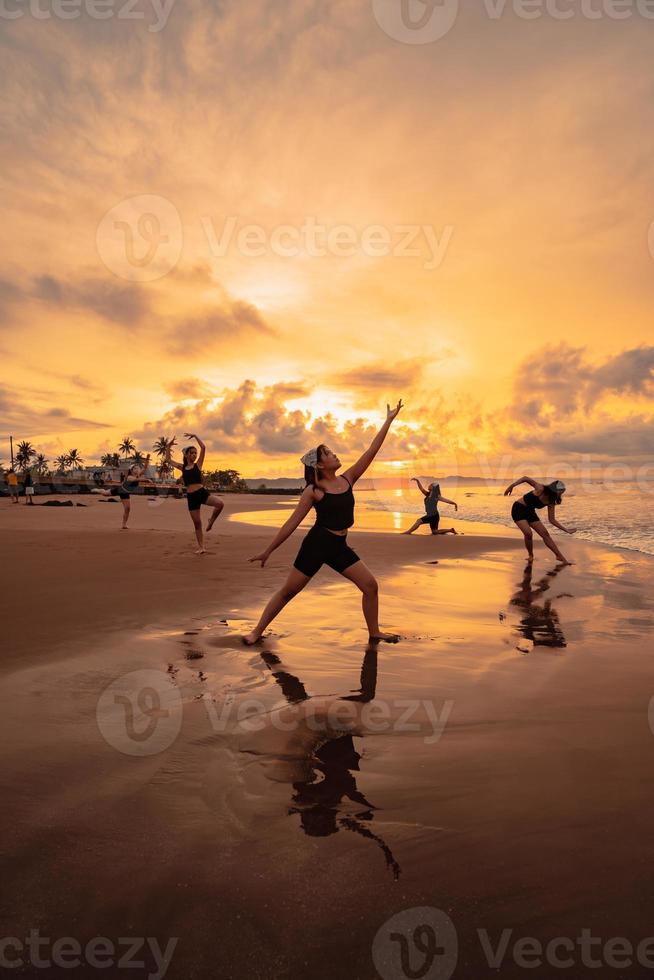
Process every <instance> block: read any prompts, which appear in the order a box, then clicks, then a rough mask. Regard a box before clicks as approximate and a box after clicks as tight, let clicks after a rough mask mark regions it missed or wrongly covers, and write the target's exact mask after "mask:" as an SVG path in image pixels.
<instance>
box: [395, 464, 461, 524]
mask: <svg viewBox="0 0 654 980" xmlns="http://www.w3.org/2000/svg"><path fill="white" fill-rule="evenodd" d="M411 480H412V481H413V483H417V484H418V489H419V490H420V492H421V493H422V495H423V497H424V498H425V516H424V517H419V518H418V520H417V521H416V522H415V524H413V525H412V526H411V527H410V528H409V530H408V531H403V532H402V533H403V534H413V532H414V531H417V530H418V528H419V527H421V526H422V525H423V524H429V526H430V528H431V533H432V534H458V531H456V530H455V529H454V528H453V527H444V528H443V529H442V530H441V528H440V522H441V515H440V513H439V510H438V505H439V504H451V505H452V507H454V510H458V509H459V505H458V504H457V503H455V502H454V500H448V499H447V497H442V496H441V487H440V483H430V484H429V490H425V488H424V487H423V485H422V483H421V482H420V480H419V479H418V478H417V477H416V476H412V477H411Z"/></svg>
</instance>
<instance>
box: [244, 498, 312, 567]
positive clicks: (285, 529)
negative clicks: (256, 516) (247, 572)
mask: <svg viewBox="0 0 654 980" xmlns="http://www.w3.org/2000/svg"><path fill="white" fill-rule="evenodd" d="M313 495H314V489H313V487H305V489H304V490H303V491H302V496H301V497H300V502H299V504H298V505H297V507H296V508H295V510H294V511H293V513H292V514H291V516H290V517H289V519H288V520H287V521H286V523H285V524H282V526H281V527H280V529H279V531H278V532H277V534H276V535H275V537H274V538H273V540H272V541H271V543H270V544H269V545H268V547H267V548H266V550H265V551H262V552H261V554H260V555H254V557H253V558H249V559H248V561H250V562H256V561H260V562H261V567H262V568H263V566H264V565H265V564H266V562H267V561H268V559H269V558H270V556H271V555H272V553H273V551H275V550H276V549H277V548H279V546H280V544H283V543H284V541H286V539H287V538H290V536H291V534H292V533H293V531H295V529H296V528H297V527H299V525H300V524H301V523H302V521H303V520H304V518H305V517H306V516H307V514H308V513H309V511H310V510H311V508H312V507H313V501H314V496H313Z"/></svg>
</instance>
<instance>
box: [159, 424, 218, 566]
mask: <svg viewBox="0 0 654 980" xmlns="http://www.w3.org/2000/svg"><path fill="white" fill-rule="evenodd" d="M184 436H185V438H186V439H195V441H196V442H197V444H198V446H199V447H200V455H199V457H198V451H197V449H196V448H195V446H187V447H186V448H185V449H183V450H182V458H183V462H178V461H177V460H175V459H171V456H170V453H171V450H172V448H173V446H174V445H175V439H173V440H172V441H171V442H170V444H169V446H168V448H167V450H166V457H165V458H166V462H167V463H168V464H169V465H172V466H174V467H176V469H178V470H181V471H182V480H183V482H184V486H185V487H186V502H187V504H188V509H189V514H190V515H191V520H192V521H193V524H194V526H195V536H196V538H197V541H198V550H197V551H196V552H195V553H196V555H206V553H207V552H206V549H205V547H204V535H203V533H202V506H203V504H207V505H208V506H209V507H213V513H212V515H211V517H210V518H209V521H208V523H207V533H208V532H209V531H210V530H211V528H212V527H213V526H214V524H215V523H216V520H217V518H218V516H219V514H220V512H221V511H222V509H223V507H224V506H225V505H224V503H223V502H222V500H221V499H220V497H217V496H216V495H215V494H210V493H209V491H208V490H207V488H206V487H205V485H204V483H203V482H202V464H203V463H204V457H205V454H206V451H207V447H206V446H205V444H204V443H203V442H202V439H200V437H199V436H196V435H193V434H192V433H191V432H185V433H184Z"/></svg>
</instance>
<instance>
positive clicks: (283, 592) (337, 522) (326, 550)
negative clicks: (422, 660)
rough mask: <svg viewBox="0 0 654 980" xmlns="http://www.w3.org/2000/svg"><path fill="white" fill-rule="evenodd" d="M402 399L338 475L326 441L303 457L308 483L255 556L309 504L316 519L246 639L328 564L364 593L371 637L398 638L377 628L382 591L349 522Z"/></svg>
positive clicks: (252, 639) (286, 533)
mask: <svg viewBox="0 0 654 980" xmlns="http://www.w3.org/2000/svg"><path fill="white" fill-rule="evenodd" d="M403 407H404V406H403V405H402V400H401V399H400V401H399V402H398V403H397V406H396V408H391V407H390V405H389V406H387V413H386V421H385V422H384V424H383V426H382V427H381V429H380V430H379V432H378V433H377V435H376V436H375V438H374V439H373V441H372V443H371V445H370V448H369V449H367V450H366V452H365V453H364V454H363V456H362V457H361V458H360V459H359V460H358V461H357V462H356V463H355V464H354V465H353V466H350V467H349V469H347V470H345V472H344V473H343V474H342V475H340V476H338V475H337V472H338V470H339V469H340V467H341V461H340V459H339V458H338V456H337V455H336V454H335V453H333V452H332V451H331V449H329V448H328V447H327V446H323V445H321V446H318V448H317V449H312V450H310V451H309V452H308V453H305V455H304V456H303V457H302V462H303V463H304V478H305V480H306V483H307V486H306V487H305V489H304V491H303V493H302V496H301V497H300V502H299V504H298V505H297V507H296V508H295V511H294V512H293V514H292V515H291V517H289V519H288V520H287V521H286V523H285V524H284V525H283V527H281V528H280V530H279V532H278V533H277V535H276V536H275V538H274V539H273V541H272V542H271V544H270V545H269V546H268V548H266V550H265V551H263V552H262V553H261V554H260V555H256V556H255V557H254V558H250V561H251V562H261V567H262V568H263V566H264V565H265V564H266V562H267V561H268V559H269V558H270V556H271V554H272V553H273V551H275V549H276V548H279V546H280V545H281V544H283V542H284V541H286V539H287V538H289V537H290V536H291V534H292V533H293V531H295V530H296V528H297V527H299V525H300V524H301V523H302V521H303V520H304V518H305V517H306V516H307V514H308V513H309V511H310V510H311V508H312V507H313V508H315V511H316V523H315V524H314V526H313V527H312V528H311V530H310V531H308V533H307V535H306V537H305V539H304V541H303V542H302V546H301V548H300V550H299V552H298V555H297V558H296V559H295V564H294V566H293V568H292V569H291V572H290V574H289V576H288V578H287V579H286V582H285V583H284V585H283V586H282V587H281V589H280V590H279V591H278V592H276V593H275V595H274V596H273V597H272V599H270V601H269V602H268V605H267V606H266V608H265V609H264V611H263V613H262V614H261V618H260V620H259V622H258V623H257V625H256V627H255V628H254V630H253V631H252V632H251V633H249V634H248V636H246V637H244V642H245V643H246V644H248V645H251V644H253V643H256V642H257V641H258V640H260V639H261V636H262V634H263V631H264V630H265V629H266V627H267V626H269V625H270V623H272V621H273V619H275V617H276V616H278V615H279V613H280V612H281V611H282V609H283V608H284V607H285V606H286V605H288V603H289V602H290V601H291V599H293V598H295V596H296V595H298V593H299V592H301V591H302V589H303V588H304V587H305V586H306V585H308V583H309V582H310V581H311V579H312V578H313V576H314V575H315V574H316V572H317V571H318V570H319V569H320V568H321V567H322V566H323V565H329V567H330V568H333V569H334V571H335V572H339V573H340V574H341V575H343V576H344V577H345V578H347V579H349V580H350V581H351V582H353V583H354V584H355V585H356V586H357V588H358V589H359V590H360V591H361V593H362V605H363V615H364V617H365V620H366V624H367V626H368V633H369V636H370V639H371V641H373V642H379V641H382V640H383V641H385V642H387V643H397V641H398V639H399V637H398V636H397V635H396V634H393V633H382V632H381V631H380V629H379V618H378V616H379V596H378V591H379V590H378V586H377V581H376V579H375V577H374V576H373V574H372V572H371V571H370V569H369V568H367V567H366V565H364V563H363V562H362V561H361V559H360V558H359V556H358V555H357V554H356V552H354V551H353V550H352V548H350V547H349V545H348V543H347V532H348V528H350V527H352V525H353V524H354V492H353V487H354V485H355V483H356V482H357V480H359V479H360V478H361V477H362V476H363V474H364V473H365V472H366V470H367V469H368V467H369V466H370V464H371V463H372V461H373V460H374V458H375V456H376V455H377V453H378V452H379V450H380V449H381V447H382V445H383V444H384V440H385V439H386V436H387V435H388V430H389V429H390V427H391V425H392V423H393V420H394V419H395V418H397V416H398V414H399V413H400V411H401V409H402V408H403Z"/></svg>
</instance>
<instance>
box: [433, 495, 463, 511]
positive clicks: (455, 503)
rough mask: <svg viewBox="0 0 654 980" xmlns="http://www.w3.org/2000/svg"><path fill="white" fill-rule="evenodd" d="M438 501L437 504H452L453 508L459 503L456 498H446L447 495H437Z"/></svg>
mask: <svg viewBox="0 0 654 980" xmlns="http://www.w3.org/2000/svg"><path fill="white" fill-rule="evenodd" d="M438 502H439V504H452V507H454V509H455V510H458V509H459V505H458V504H457V502H456V500H448V499H447V497H439V498H438Z"/></svg>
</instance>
